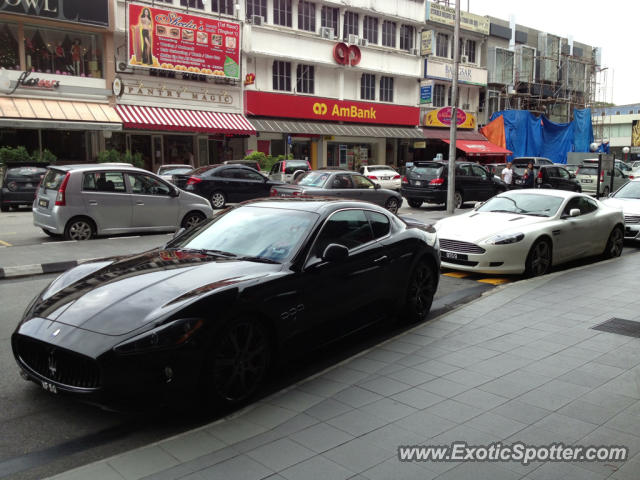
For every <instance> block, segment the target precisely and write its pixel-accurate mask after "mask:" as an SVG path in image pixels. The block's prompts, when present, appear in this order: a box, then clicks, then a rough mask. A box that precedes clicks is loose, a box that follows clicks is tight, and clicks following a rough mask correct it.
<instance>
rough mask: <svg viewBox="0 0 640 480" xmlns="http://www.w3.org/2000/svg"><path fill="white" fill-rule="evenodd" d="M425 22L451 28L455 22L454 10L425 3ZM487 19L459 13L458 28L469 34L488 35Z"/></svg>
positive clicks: (436, 4) (437, 4) (462, 12)
mask: <svg viewBox="0 0 640 480" xmlns="http://www.w3.org/2000/svg"><path fill="white" fill-rule="evenodd" d="M426 18H427V21H430V22H434V23H441V24H443V25H449V26H451V27H453V26H454V25H455V22H456V9H455V8H452V7H447V6H446V5H441V4H439V3H433V2H427V16H426ZM489 23H490V22H489V19H488V18H487V17H481V16H480V15H475V14H473V13H469V12H465V11H463V10H461V11H460V28H462V29H463V30H469V31H471V32H477V33H482V34H483V35H489Z"/></svg>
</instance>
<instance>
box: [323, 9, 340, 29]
mask: <svg viewBox="0 0 640 480" xmlns="http://www.w3.org/2000/svg"><path fill="white" fill-rule="evenodd" d="M339 15H340V11H339V10H338V9H337V8H333V7H322V12H321V15H320V25H321V26H323V27H328V28H333V34H334V35H336V36H337V35H338V16H339Z"/></svg>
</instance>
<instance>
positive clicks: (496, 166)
mask: <svg viewBox="0 0 640 480" xmlns="http://www.w3.org/2000/svg"><path fill="white" fill-rule="evenodd" d="M482 166H483V167H484V168H486V169H487V170H489V173H491V174H493V175H495V176H496V177H498V178H500V179H502V170H504V169H505V168H506V166H507V164H506V163H505V162H501V163H483V164H482Z"/></svg>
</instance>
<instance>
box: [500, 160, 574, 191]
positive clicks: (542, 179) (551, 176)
mask: <svg viewBox="0 0 640 480" xmlns="http://www.w3.org/2000/svg"><path fill="white" fill-rule="evenodd" d="M512 168H513V170H514V178H515V180H514V184H513V186H512V188H516V189H517V188H524V178H523V174H524V171H525V170H526V166H522V165H518V166H516V167H512ZM533 173H534V176H535V181H534V184H535V187H536V188H553V189H556V190H569V191H571V192H581V191H582V187H581V185H580V182H579V181H578V180H577V179H576V176H575V175H574V174H573V173H570V172H569V171H568V170H567V169H566V168H564V167H561V166H560V165H534V167H533Z"/></svg>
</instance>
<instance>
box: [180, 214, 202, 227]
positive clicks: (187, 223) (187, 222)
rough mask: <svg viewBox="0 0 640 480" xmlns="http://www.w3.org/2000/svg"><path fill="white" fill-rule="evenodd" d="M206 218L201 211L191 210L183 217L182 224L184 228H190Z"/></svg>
mask: <svg viewBox="0 0 640 480" xmlns="http://www.w3.org/2000/svg"><path fill="white" fill-rule="evenodd" d="M203 220H204V215H203V214H202V213H200V212H189V213H187V214H186V215H185V216H184V218H183V219H182V224H181V225H180V226H181V227H182V228H184V229H189V228H191V227H194V226H196V225H198V224H199V223H200V222H201V221H203Z"/></svg>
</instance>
